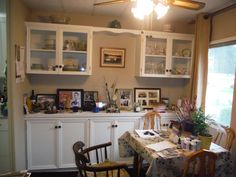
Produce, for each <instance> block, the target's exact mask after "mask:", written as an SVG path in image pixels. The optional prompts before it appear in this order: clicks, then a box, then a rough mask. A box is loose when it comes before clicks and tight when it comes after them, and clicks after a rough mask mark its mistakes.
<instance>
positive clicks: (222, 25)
mask: <svg viewBox="0 0 236 177" xmlns="http://www.w3.org/2000/svg"><path fill="white" fill-rule="evenodd" d="M235 17H236V8H234V9H231V10H229V11H227V12H225V13H222V14H219V15H216V16H214V17H213V21H212V29H213V30H212V41H214V40H219V39H223V38H227V37H231V36H236V30H235V29H236V20H235Z"/></svg>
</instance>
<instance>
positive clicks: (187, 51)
mask: <svg viewBox="0 0 236 177" xmlns="http://www.w3.org/2000/svg"><path fill="white" fill-rule="evenodd" d="M191 49H192V41H188V40H177V39H174V40H173V49H172V56H181V57H191V55H192V51H191Z"/></svg>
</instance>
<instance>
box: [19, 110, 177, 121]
mask: <svg viewBox="0 0 236 177" xmlns="http://www.w3.org/2000/svg"><path fill="white" fill-rule="evenodd" d="M145 114H146V112H145V111H143V112H131V111H121V112H120V113H106V112H99V113H93V112H76V113H73V112H72V113H71V112H64V113H56V114H45V113H42V112H40V113H34V114H27V115H25V116H24V117H25V120H30V119H35V118H39V119H40V118H42V119H45V118H96V117H112V118H113V117H142V116H144V115H145ZM160 115H161V116H163V117H176V115H175V112H174V111H167V112H165V113H160Z"/></svg>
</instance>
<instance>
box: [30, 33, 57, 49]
mask: <svg viewBox="0 0 236 177" xmlns="http://www.w3.org/2000/svg"><path fill="white" fill-rule="evenodd" d="M30 49H31V50H32V49H50V50H55V49H56V31H44V30H31V37H30Z"/></svg>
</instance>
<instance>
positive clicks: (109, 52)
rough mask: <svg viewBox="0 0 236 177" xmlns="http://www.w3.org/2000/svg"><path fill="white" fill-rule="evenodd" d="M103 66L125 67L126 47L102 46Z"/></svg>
mask: <svg viewBox="0 0 236 177" xmlns="http://www.w3.org/2000/svg"><path fill="white" fill-rule="evenodd" d="M100 66H101V67H116V68H124V67H125V49H124V48H105V47H102V48H101V58H100Z"/></svg>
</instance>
